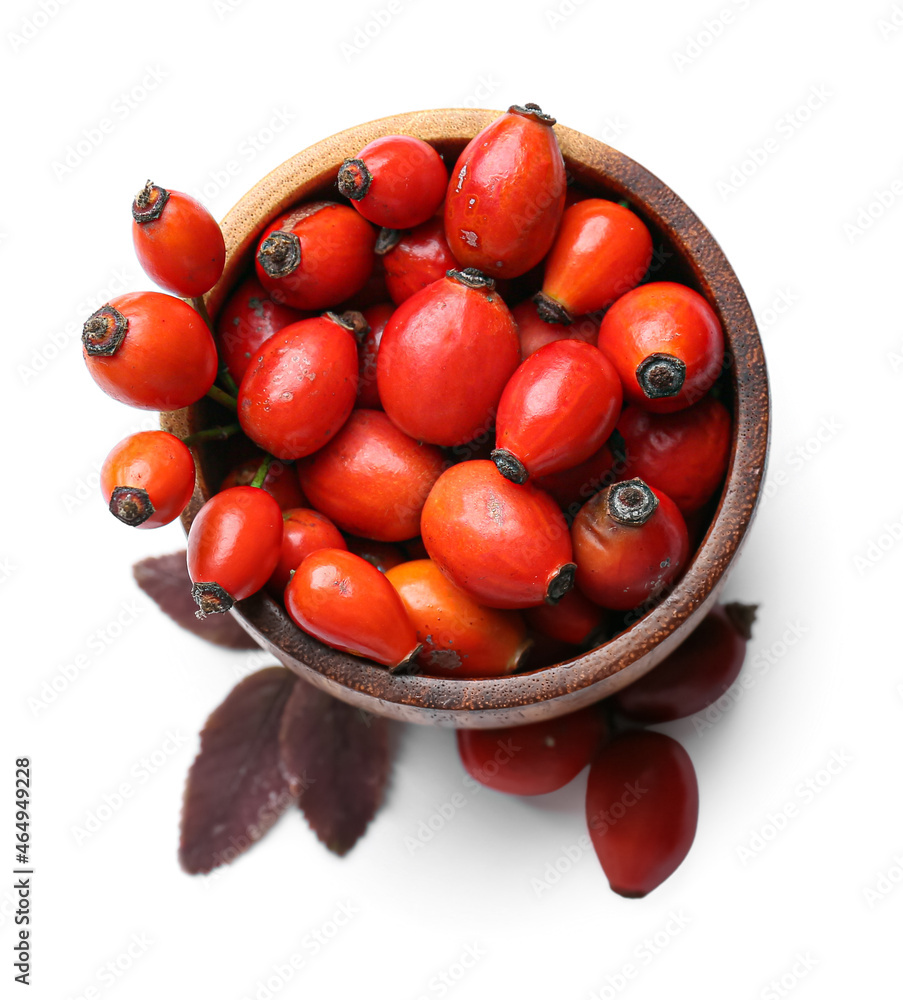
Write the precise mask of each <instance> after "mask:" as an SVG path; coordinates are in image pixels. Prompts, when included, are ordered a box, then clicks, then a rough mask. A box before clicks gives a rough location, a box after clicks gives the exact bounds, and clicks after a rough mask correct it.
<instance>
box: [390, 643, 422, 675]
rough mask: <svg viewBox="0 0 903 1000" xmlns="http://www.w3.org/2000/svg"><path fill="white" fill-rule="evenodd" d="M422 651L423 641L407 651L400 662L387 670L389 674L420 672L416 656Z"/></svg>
mask: <svg viewBox="0 0 903 1000" xmlns="http://www.w3.org/2000/svg"><path fill="white" fill-rule="evenodd" d="M422 652H423V643H422V642H421V643H420V644H419V645H418V646H416V648H415V649H414V650H413V651H412V652H410V653H408V655H407V656H406V657H405V658H404V659H403V660H402V661H401V663H398V664H396V665H395V666H394V667H392V668H391V669H390V670H389V673H390V674H395V675H396V676H399V675H404V674H416V673H419V672H420V666H419V664H418V663H417V657H418V656H420V654H421V653H422Z"/></svg>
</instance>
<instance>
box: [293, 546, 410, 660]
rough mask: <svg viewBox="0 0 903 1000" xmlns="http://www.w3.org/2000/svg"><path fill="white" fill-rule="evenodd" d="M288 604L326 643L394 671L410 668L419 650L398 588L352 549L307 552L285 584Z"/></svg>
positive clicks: (296, 619)
mask: <svg viewBox="0 0 903 1000" xmlns="http://www.w3.org/2000/svg"><path fill="white" fill-rule="evenodd" d="M285 607H286V610H287V611H288V613H289V615H290V616H291V618H292V620H293V621H294V622H295V624H296V625H298V627H299V628H302V629H304V631H305V632H307V633H309V634H310V635H312V636H314V637H315V638H317V639H319V640H320V641H321V642H324V643H326V645H327V646H332V647H333V648H334V649H340V650H342V651H343V652H345V653H353V654H354V655H355V656H364V657H367V658H368V659H371V660H375V661H376V662H377V663H381V664H383V665H384V666H387V667H389V668H390V669H391V670H392V672H393V673H396V672H398V673H403V672H407V671H409V670H410V669H411V666H412V663H413V661H414V660H415V659H416V657H417V654H418V653H419V652H420V644H419V643H418V642H417V635H416V632H415V631H414V626H413V624H412V623H411V621H410V619H409V618H408V615H407V612H406V611H405V609H404V605H403V604H402V602H401V598H400V597H399V596H398V594H397V593H396V592H395V588H394V587H393V586H392V584H391V583H389V581H388V580H387V579H386V578H385V577H384V576H383V574H382V573H380V571H379V570H378V569H377V568H376V567H375V566H371V565H370V563H368V562H367V560H366V559H362V558H361V557H360V556H356V555H355V554H354V553H353V552H346V551H343V550H341V549H320V550H319V551H317V552H313V553H311V554H310V555H309V556H307V558H306V559H305V560H304V561H303V562H302V563H301V565H300V566H299V567H298V569H297V570H295V574H294V576H293V577H292V578H291V580H290V581H289V584H288V586H287V587H286V588H285Z"/></svg>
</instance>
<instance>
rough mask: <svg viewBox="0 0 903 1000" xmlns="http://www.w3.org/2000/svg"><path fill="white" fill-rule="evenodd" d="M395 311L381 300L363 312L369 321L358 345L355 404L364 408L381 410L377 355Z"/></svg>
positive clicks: (393, 307)
mask: <svg viewBox="0 0 903 1000" xmlns="http://www.w3.org/2000/svg"><path fill="white" fill-rule="evenodd" d="M394 312H395V306H393V305H392V304H391V303H390V302H381V303H379V304H378V305H375V306H370V307H369V309H365V310H364V311H363V313H362V314H361V315H362V316H363V317H364V319H365V320H366V322H367V326H368V328H369V329H368V330H367V332H366V333H365V334H364V337H363V340H361V342H360V345H359V346H358V377H357V402H356V403H355V406H356V407H357V408H358V409H362V410H381V409H382V403H381V402H380V400H379V386H378V385H377V383H376V356H377V353H378V352H379V345H380V342H381V341H382V339H383V330H385V328H386V323H388V322H389V320H390V319H391V317H392V313H394Z"/></svg>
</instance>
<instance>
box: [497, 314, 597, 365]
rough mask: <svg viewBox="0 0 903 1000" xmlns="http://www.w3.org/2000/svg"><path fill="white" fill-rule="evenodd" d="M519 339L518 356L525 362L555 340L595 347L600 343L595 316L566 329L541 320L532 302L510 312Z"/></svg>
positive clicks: (583, 317) (582, 319)
mask: <svg viewBox="0 0 903 1000" xmlns="http://www.w3.org/2000/svg"><path fill="white" fill-rule="evenodd" d="M511 315H512V316H513V317H514V322H515V323H516V324H517V335H518V337H520V352H521V356H522V357H523V359H524V361H526V360H527V358H529V357H530V355H531V354H535V353H536V352H537V351H538V350H539V349H540V347H545V346H546V344H551V343H554V342H555V341H556V340H582V341H583V342H584V343H587V344H592V345H593V346H594V347H595V346H596V341H597V340H598V339H599V319H598V317H596V316H581V317H580V318H579V319H576V320H574V322H572V323H571V324H570V325H569V326H565V325H564V324H563V323H548V322H546V321H545V320H543V319H542V318H541V317H540V315H539V312H538V311H537V309H536V303H535V302H534V301H533V300H532V299H525V300H524V301H523V302H521V303H520V305H517V306H515V307H514V308H513V309H512V310H511Z"/></svg>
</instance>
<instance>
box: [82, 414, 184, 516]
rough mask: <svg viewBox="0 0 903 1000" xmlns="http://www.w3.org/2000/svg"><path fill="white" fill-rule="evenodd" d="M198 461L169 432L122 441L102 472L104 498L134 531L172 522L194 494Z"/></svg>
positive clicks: (137, 436)
mask: <svg viewBox="0 0 903 1000" xmlns="http://www.w3.org/2000/svg"><path fill="white" fill-rule="evenodd" d="M194 478H195V472H194V459H193V458H192V456H191V451H190V450H189V448H188V446H187V445H185V444H183V443H182V442H181V441H180V440H179V439H178V438H177V437H175V436H174V435H172V434H168V433H167V432H166V431H141V432H140V433H138V434H131V435H129V437H127V438H125V439H124V440H122V441H120V442H119V444H117V445H116V447H115V448H113V450H112V451H111V452H110V454H109V455H107V457H106V460H105V461H104V463H103V467H102V468H101V470H100V492H101V494H102V495H103V498H104V502H105V503H106V504H107V505H108V506H109V508H110V511H111V513H112V514H113V515H114V516H115V517H117V518H118V519H119V520H120V521H122V522H123V523H124V524H128V525H129V526H130V527H134V528H159V527H161V526H162V525H164V524H169V522H170V521H174V520H175V519H176V518H177V517H178V516H179V514H181V513H182V511H183V510H184V509H185V508H186V507H187V506H188V501H189V500H190V499H191V494H192V493H193V492H194Z"/></svg>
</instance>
